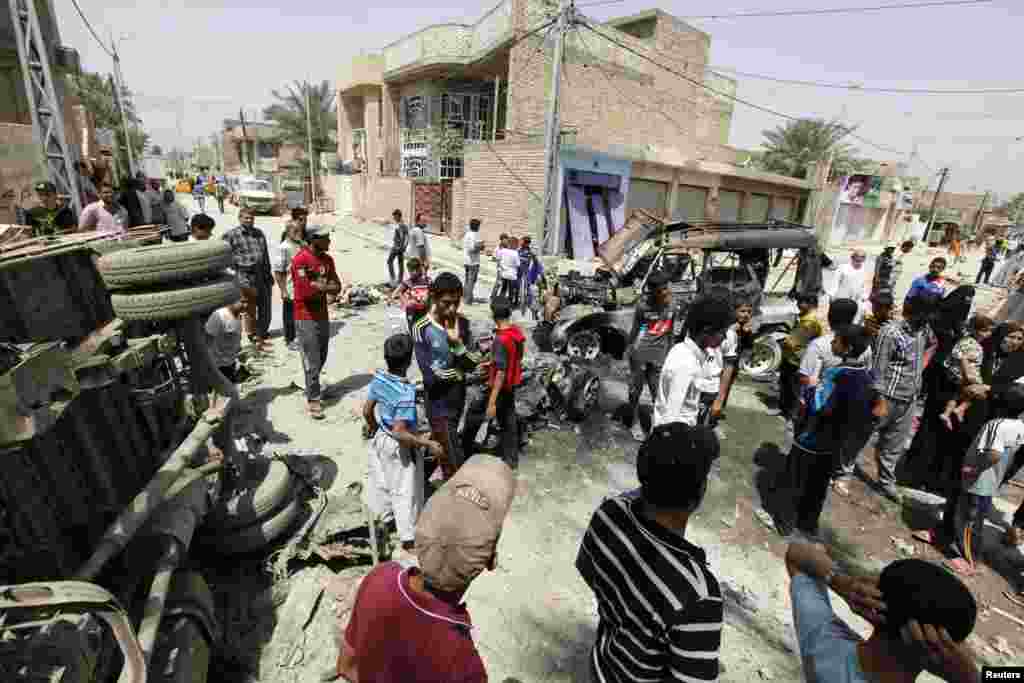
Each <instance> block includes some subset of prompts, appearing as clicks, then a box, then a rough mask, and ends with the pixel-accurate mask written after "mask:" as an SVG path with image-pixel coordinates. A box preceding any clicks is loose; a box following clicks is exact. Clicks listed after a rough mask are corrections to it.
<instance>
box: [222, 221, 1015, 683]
mask: <svg viewBox="0 0 1024 683" xmlns="http://www.w3.org/2000/svg"><path fill="white" fill-rule="evenodd" d="M214 218H217V219H218V223H222V222H227V221H221V220H220V219H219V217H218V216H217V215H216V214H214ZM257 225H258V226H259V227H261V228H263V229H264V230H265V231H266V232H267V234H268V239H269V241H270V243H271V244H275V243H276V242H277V239H278V236H279V234H280V231H281V225H282V222H281V221H280V220H271V219H266V218H262V217H260V218H258V219H257ZM221 227H222V226H221V225H218V232H219V231H220V229H221ZM373 229H376V230H377V231H378V234H380V233H381V232H382V231H383V229H382V228H379V227H376V228H374V227H373V226H367V225H365V224H354V223H345V224H343V225H342V226H340V227H339V229H338V230H336V232H335V234H334V240H333V243H332V253H333V255H334V257H335V259H336V261H337V264H338V267H339V269H340V270H341V271H343V272H345V273H348V274H349V277H350V278H351V279H353V280H354V281H357V282H381V281H382V280H383V279H384V276H385V274H386V268H385V264H384V259H385V256H386V251H385V247H383V246H381V245H380V244H379V243H377V242H374V241H367V240H364V239H361V238H359V237H356V236H355V234H357V233H366V232H368V231H372V230H373ZM442 247H443V245H439V247H437V248H435V254H438V253H439V252H441V251H442V250H443V249H442ZM453 253H456V254H457V251H455V252H453ZM275 300H277V293H276V292H275ZM278 307H279V305H278V304H277V303H275V309H277V308H278ZM395 313H396V312H394V311H392V312H391V314H390V315H389V311H388V309H387V308H386V307H385V306H383V305H376V306H371V307H367V308H364V309H357V310H354V311H348V312H346V313H344V314H343V315H342V316H340V317H339V318H338V319H336V320H334V321H333V322H332V326H331V331H332V340H331V349H330V357H329V359H328V362H327V369H326V374H327V376H328V377H329V378H330V380H331V382H332V383H333V384H334V393H335V395H334V397H332V398H330V399H329V400H326V401H325V408H326V414H327V419H326V420H324V421H322V422H319V423H316V422H313V421H311V420H310V419H308V418H307V417H306V415H305V413H304V410H303V408H304V400H303V398H302V395H301V392H300V391H298V390H296V389H294V388H293V387H291V381H292V379H293V378H294V377H296V376H297V374H298V372H299V361H298V358H297V357H296V356H295V355H294V354H291V353H289V352H287V351H286V350H285V348H284V344H283V342H282V341H281V340H280V339H279V338H278V339H275V340H274V345H275V351H274V353H273V354H272V355H271V356H270V357H269V358H267V359H266V360H265V361H263V362H261V363H259V364H258V368H259V369H260V371H261V372H262V375H261V377H260V378H259V379H258V380H257V381H255V382H252V383H249V384H247V385H246V386H245V387H244V392H243V394H244V397H245V400H244V404H245V407H244V416H243V419H242V425H241V426H240V429H242V430H244V431H246V432H257V433H260V434H262V435H263V436H264V437H265V438H266V439H267V440H268V442H269V443H268V448H269V449H270V450H276V451H281V452H284V451H293V452H294V451H301V452H307V453H314V452H315V453H320V454H322V455H323V456H325V457H326V459H327V462H328V463H329V468H328V469H329V470H330V476H329V481H330V484H331V485H330V491H329V494H330V495H341V494H343V492H344V491H345V490H346V487H347V486H348V485H349V484H351V483H354V482H361V481H363V479H364V477H365V473H366V453H365V445H364V442H363V441H362V439H361V437H360V418H359V417H358V409H359V406H360V405H361V402H362V400H363V398H364V397H365V393H366V386H367V384H368V383H369V381H370V379H371V376H372V373H373V372H374V371H375V370H376V369H377V368H379V367H380V366H381V365H382V357H381V354H382V348H383V343H384V340H385V338H386V337H387V336H388V335H389V334H390V333H391V332H392V331H393V330H397V329H399V328H400V327H401V326H402V325H403V322H402V321H401V319H400V318H398V317H392V316H393V315H395ZM467 314H468V315H469V316H470V317H471V318H472V319H477V320H483V319H485V317H486V315H487V309H486V307H484V306H480V305H478V306H474V307H471V308H470V309H469V310H468V311H467ZM279 316H280V311H279V310H275V318H274V323H273V325H272V332H273V333H275V334H279V331H280V317H279ZM414 374H417V373H416V371H415V370H414ZM605 374H606V384H605V391H604V397H603V404H602V408H603V409H602V411H600V412H598V413H596V414H595V415H593V416H591V417H590V419H588V421H587V422H586V423H585V424H583V425H580V426H578V427H576V428H573V427H572V426H571V425H561V429H559V430H549V431H544V432H537V433H535V434H534V435H533V437H532V439H531V444H530V446H529V447H528V449H527V450H526V452H525V453H524V455H523V456H522V459H521V468H520V472H519V490H518V495H517V498H516V501H515V504H514V505H513V507H512V510H511V513H510V515H509V518H508V521H507V523H506V526H505V530H504V533H503V536H502V539H501V543H500V546H499V558H498V568H497V570H496V571H495V572H493V573H486V574H484V575H483V576H481V577H480V579H478V580H477V581H476V582H475V583H474V584H473V586H472V587H471V589H470V591H469V593H468V594H467V596H466V601H467V604H468V606H469V608H470V610H471V612H472V615H473V620H474V623H475V624H476V629H475V634H474V638H475V640H476V643H477V644H478V647H479V649H480V652H481V655H482V656H483V659H484V661H485V663H486V665H487V668H488V671H489V673H490V678H491V680H493V681H520V682H522V683H534V682H540V681H551V682H555V681H565V682H569V681H585V680H587V677H588V674H587V670H588V665H587V661H586V657H587V653H588V651H589V648H590V646H591V644H592V642H593V638H594V634H595V628H596V624H597V614H596V606H595V603H594V599H593V597H592V595H591V593H590V591H589V589H588V588H587V587H586V585H585V584H584V583H583V581H582V580H581V579H580V577H579V575H578V573H577V572H576V569H575V566H574V562H575V558H576V553H577V550H578V547H579V542H580V539H581V537H582V534H583V531H584V529H585V528H586V526H587V524H588V522H589V519H590V515H591V514H592V512H593V510H594V509H595V508H596V507H597V505H598V504H599V503H600V502H601V500H602V499H603V497H605V496H607V495H613V494H615V493H617V492H620V491H625V490H629V489H631V488H635V487H636V486H637V485H638V482H637V481H636V477H635V464H634V463H635V460H634V459H635V454H636V445H635V444H634V443H633V442H632V441H631V440H630V439H629V435H628V432H627V431H626V430H625V429H623V428H622V427H621V425H620V424H619V423H618V422H616V421H614V420H612V419H611V418H610V417H609V415H610V414H611V413H612V412H614V410H615V409H616V408H617V407H618V406H620V405H621V403H622V401H623V400H624V398H625V387H624V385H623V383H622V381H621V374H622V373H621V368H620V369H616V367H614V366H612V367H610V368H608V370H607V372H606V373H605ZM768 393H771V392H769V391H768V390H767V387H766V385H759V384H754V383H742V384H740V385H739V386H738V387H737V388H736V390H735V391H734V392H733V396H732V398H731V400H730V406H729V414H728V420H727V422H726V431H727V435H726V436H727V438H726V440H725V441H724V443H723V457H722V459H721V464H720V467H719V470H718V471H717V473H716V475H715V477H714V479H713V481H712V482H711V485H710V487H709V492H708V497H707V500H706V502H705V504H704V506H703V508H702V509H701V511H700V513H699V514H698V515H696V516H695V518H694V519H693V521H692V524H691V528H690V530H689V531H688V534H687V535H688V537H689V538H690V540H691V541H693V542H694V543H697V544H698V545H701V546H702V547H704V548H705V549H706V550H707V552H708V560H709V562H710V564H711V566H712V567H713V571H714V572H715V574H716V575H717V576H718V577H719V579H720V580H721V581H722V583H723V585H724V586H725V594H726V599H727V600H726V626H725V632H724V634H723V643H722V662H723V675H722V677H721V680H723V681H737V682H740V681H742V682H744V683H749V682H750V681H752V680H777V681H796V680H800V678H801V674H800V663H799V657H798V654H797V647H796V642H795V637H794V632H793V626H792V617H791V614H790V607H789V597H788V581H787V578H786V572H785V568H784V566H783V563H782V560H781V559H780V554H781V552H782V551H783V550H784V547H785V544H784V542H783V540H782V539H781V538H779V536H778V535H777V534H776V533H775V532H773V531H771V530H769V529H767V528H766V527H765V526H764V525H763V524H762V523H761V522H759V521H758V517H757V515H756V512H755V511H756V510H757V509H758V508H760V506H761V500H760V498H761V495H760V493H759V490H760V489H759V486H760V484H762V483H763V478H764V473H765V471H766V470H771V469H772V468H773V467H774V466H776V465H777V464H778V462H779V458H780V454H779V453H778V448H777V446H776V445H775V444H778V443H780V442H781V440H782V422H781V421H780V420H778V418H771V417H768V416H766V415H765V414H764V400H765V398H766V397H767V396H766V394H768ZM873 500H874V499H871V498H869V497H868V496H867V495H866V494H863V493H861V495H860V497H857V494H856V493H855V497H854V498H853V499H851V500H850V501H839V502H838V503H836V502H835V501H832V502H831V503H830V506H832V507H831V508H830V510H831V511H830V512H829V513H828V514H827V515H826V519H825V522H826V525H828V524H829V521H830V520H832V519H833V518H834V517H835V518H836V519H839V520H842V522H843V524H844V528H843V529H840V530H838V531H837V532H836V535H835V539H834V540H835V542H836V545H837V546H838V547H840V548H844V549H846V550H850V551H851V552H852V554H853V557H852V558H851V559H852V560H853V561H854V562H855V563H859V564H862V565H867V566H872V565H874V566H881V565H882V564H885V563H887V562H889V561H891V560H893V559H896V558H897V557H899V554H898V553H897V551H896V550H895V549H894V548H891V547H890V548H889V552H885V549H884V548H882V549H881V550H878V549H875V550H874V551H873V552H872V553H871V554H865V553H862V552H860V551H859V550H858V546H859V541H860V539H862V538H863V536H864V535H865V534H871V533H872V531H873V529H874V528H875V527H876V526H877V528H882V526H883V525H886V524H888V525H893V524H898V523H899V517H898V511H893V510H886V509H882V508H881V507H877V503H875V502H872V501H873ZM858 505H860V506H861V507H857V506H858ZM872 505H875V506H876V508H871V506H872ZM836 510H838V512H836ZM851 510H852V511H853V512H852V513H851V512H850V511H851ZM851 514H852V515H853V516H852V517H850V515H851ZM294 569H295V572H294V574H293V576H292V578H291V579H290V580H289V582H288V583H287V585H286V586H278V589H277V590H271V589H270V588H269V587H268V584H267V582H266V578H265V575H263V577H262V578H261V576H260V575H261V572H262V560H261V559H260V558H253V559H251V560H246V561H244V562H241V563H232V564H231V565H230V566H228V565H225V566H221V567H219V568H217V569H216V571H214V576H213V578H212V581H213V583H214V584H215V587H217V589H218V590H217V592H218V595H220V596H221V600H222V602H221V609H222V614H223V615H224V618H223V621H225V622H226V623H225V626H227V627H229V629H230V628H234V632H233V635H232V637H231V639H230V642H232V643H233V646H232V647H233V650H232V651H231V652H229V655H231V656H230V657H228V660H229V661H226V662H225V661H221V662H219V664H218V666H220V667H221V669H220V670H219V672H217V675H219V676H220V678H218V680H225V681H235V680H238V681H267V682H269V681H291V680H295V681H313V680H316V676H317V674H318V673H319V672H320V671H321V670H322V669H324V668H326V667H327V666H329V665H330V664H331V663H332V658H333V656H334V650H333V643H332V640H331V639H332V635H331V634H332V628H333V625H334V623H335V622H336V621H338V620H339V619H340V620H342V621H344V608H339V607H338V605H341V604H343V603H344V600H342V601H341V602H336V601H333V600H329V599H328V598H327V597H325V598H324V600H325V601H329V602H331V603H332V605H331V607H330V608H327V607H325V606H324V605H322V604H320V603H317V604H320V606H319V608H318V607H317V606H316V605H315V604H314V598H315V595H316V594H317V592H318V591H317V587H318V586H322V585H325V582H328V581H329V580H330V579H331V577H332V575H333V572H332V571H330V570H328V569H327V568H326V567H324V566H315V565H309V566H306V567H294ZM347 571H348V573H347V574H345V576H347V577H349V578H350V580H349V581H348V584H347V585H355V581H356V580H357V579H358V576H359V575H360V572H361V570H347ZM342 583H344V581H343V582H342ZM326 585H328V586H331V585H333V586H334V587H335V588H336V587H337V585H338V581H337V580H335V581H334V583H333V584H329V583H327V584H326ZM284 589H290V592H289V597H288V598H287V600H286V601H284V602H282V601H283V600H284V597H283V596H284ZM329 592H330V591H329ZM336 592H337V591H335V593H336ZM341 592H342V593H344V589H343V590H342V591H341ZM335 593H331V595H334V594H335ZM326 595H327V594H326V593H325V596H326ZM275 603H281V604H277V605H276V607H275ZM835 604H836V605H837V609H838V611H839V612H840V613H841V614H842V615H843V616H844V617H846V618H847V620H848V621H849V622H850V623H851V624H854V625H856V627H857V628H859V629H861V630H866V624H865V623H864V622H862V621H861V620H859V619H858V618H857V617H854V616H852V615H851V614H850V613H849V611H848V610H847V609H846V608H845V605H843V604H842V603H841V601H839V600H835ZM1003 607H1004V608H1006V607H1005V605H1003ZM298 615H302V617H300V616H298ZM305 616H309V620H308V621H309V624H308V626H307V628H306V629H305V630H304V631H303V630H302V628H301V626H302V624H304V623H305V622H306V619H305V618H304V617H305ZM1021 616H1024V615H1021ZM998 619H1000V617H991V618H989V619H988V621H987V622H986V623H988V624H989V626H990V628H988V629H987V635H986V637H988V636H989V635H992V634H994V633H1002V634H1005V635H1006V637H1007V638H1009V639H1010V647H1012V650H1013V651H1015V652H1024V639H1022V638H1021V634H1020V632H1019V631H1017V630H1016V629H1015V628H1014V629H1012V630H1011V629H1010V628H1009V627H1008V624H1009V622H1002V623H1000V622H998ZM979 628H981V626H980V627H979ZM293 652H301V655H295V656H294V657H293V656H292V655H291V654H290V653H293ZM282 653H286V654H287V656H285V655H282ZM983 654H985V655H986V656H989V657H992V658H994V659H998V657H996V655H995V654H994V653H993V652H983ZM1003 656H1004V657H1005V655H1003ZM1006 661H1012V659H1009V658H1006ZM246 669H248V673H245V672H244V671H245V670H246ZM211 675H214V672H212V673H211ZM211 680H213V679H212V678H211Z"/></svg>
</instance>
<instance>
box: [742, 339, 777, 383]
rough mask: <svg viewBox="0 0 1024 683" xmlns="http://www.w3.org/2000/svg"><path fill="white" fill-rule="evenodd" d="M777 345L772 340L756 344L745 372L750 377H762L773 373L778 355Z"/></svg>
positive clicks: (745, 364) (746, 363)
mask: <svg viewBox="0 0 1024 683" xmlns="http://www.w3.org/2000/svg"><path fill="white" fill-rule="evenodd" d="M777 352H778V351H777V344H776V343H775V342H774V341H772V340H759V341H757V342H755V343H754V348H753V349H751V352H750V356H749V358H748V359H747V361H746V362H745V363H744V368H743V369H744V370H745V371H746V372H747V374H750V375H762V374H765V373H767V372H771V371H772V369H773V368H772V366H773V365H774V364H775V359H776V355H777Z"/></svg>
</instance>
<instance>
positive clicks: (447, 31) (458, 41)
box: [384, 0, 512, 74]
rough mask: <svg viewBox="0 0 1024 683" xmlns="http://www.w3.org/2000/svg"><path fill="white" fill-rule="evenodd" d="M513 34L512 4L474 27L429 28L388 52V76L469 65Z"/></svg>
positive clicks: (505, 3)
mask: <svg viewBox="0 0 1024 683" xmlns="http://www.w3.org/2000/svg"><path fill="white" fill-rule="evenodd" d="M511 31H512V0H504V1H503V2H502V3H500V4H499V5H498V6H497V7H495V8H494V9H492V10H491V11H490V12H488V13H487V14H485V15H484V16H483V17H482V18H481V19H480V20H479V21H478V22H476V23H475V24H472V25H465V24H438V25H436V26H428V27H427V28H425V29H423V30H421V31H418V32H416V33H414V34H412V35H411V36H406V37H405V38H402V39H401V40H398V41H396V42H394V43H392V44H391V45H388V46H387V47H385V48H384V73H385V74H386V73H388V72H393V71H396V70H398V69H402V68H405V67H408V66H412V65H414V64H419V65H428V64H465V63H468V62H471V61H473V60H475V59H477V58H479V57H480V56H481V55H482V54H483V53H485V52H486V51H488V50H491V49H493V48H494V47H495V46H496V45H497V44H498V43H500V42H501V41H502V40H503V39H504V38H505V37H506V36H508V35H509V34H510V33H511Z"/></svg>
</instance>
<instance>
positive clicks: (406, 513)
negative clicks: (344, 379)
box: [363, 334, 441, 559]
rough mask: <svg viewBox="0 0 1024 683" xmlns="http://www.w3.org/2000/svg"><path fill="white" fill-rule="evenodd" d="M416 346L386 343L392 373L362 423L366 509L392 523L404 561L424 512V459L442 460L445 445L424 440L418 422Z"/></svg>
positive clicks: (405, 341) (377, 378) (405, 340)
mask: <svg viewBox="0 0 1024 683" xmlns="http://www.w3.org/2000/svg"><path fill="white" fill-rule="evenodd" d="M412 352H413V343H412V337H410V336H409V335H407V334H396V335H393V336H391V337H389V338H388V339H387V341H386V342H384V362H385V363H387V366H388V369H387V372H385V371H383V370H378V371H377V373H376V374H375V375H374V377H373V381H372V382H371V383H370V393H369V396H367V399H366V403H364V404H363V419H364V420H366V428H367V433H369V434H371V435H372V436H371V441H370V450H369V469H368V472H367V484H366V506H367V507H368V508H369V509H370V513H371V514H372V515H374V516H375V517H378V518H381V517H383V518H393V519H394V522H395V527H396V529H397V531H398V538H399V540H400V541H401V543H402V547H401V550H400V551H399V558H397V559H409V558H410V557H412V554H413V549H414V546H415V540H416V518H417V517H419V514H420V510H422V509H423V481H424V478H423V454H422V452H421V451H419V449H420V448H426V449H427V450H428V451H430V453H431V454H432V455H433V456H435V457H438V456H440V455H441V445H440V444H439V443H437V442H436V441H432V440H430V439H429V438H428V437H427V436H423V435H420V434H419V433H418V432H417V430H418V429H419V427H420V425H419V424H418V421H417V417H416V387H415V386H414V385H412V384H411V383H410V382H409V381H408V380H407V379H406V378H405V375H406V373H407V372H408V371H409V366H410V365H412Z"/></svg>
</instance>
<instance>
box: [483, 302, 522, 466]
mask: <svg viewBox="0 0 1024 683" xmlns="http://www.w3.org/2000/svg"><path fill="white" fill-rule="evenodd" d="M491 313H492V314H493V315H494V326H495V333H494V345H493V347H492V349H493V354H494V357H493V359H492V361H491V364H490V382H489V384H490V387H491V392H490V397H489V398H488V401H487V414H486V417H487V419H488V420H494V419H497V420H498V424H499V425H500V427H501V443H500V444H499V446H498V455H499V457H501V459H502V460H504V461H505V464H506V465H508V466H509V467H511V468H512V469H513V470H514V469H516V468H517V467H518V466H519V421H518V420H517V419H516V387H517V386H519V385H520V384H521V383H522V381H523V354H524V351H525V348H526V337H525V335H523V332H522V330H520V329H519V328H518V327H516V326H515V325H514V324H512V302H511V301H509V300H508V299H507V298H505V297H498V298H497V299H495V300H494V301H493V302H492V303H491Z"/></svg>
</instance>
